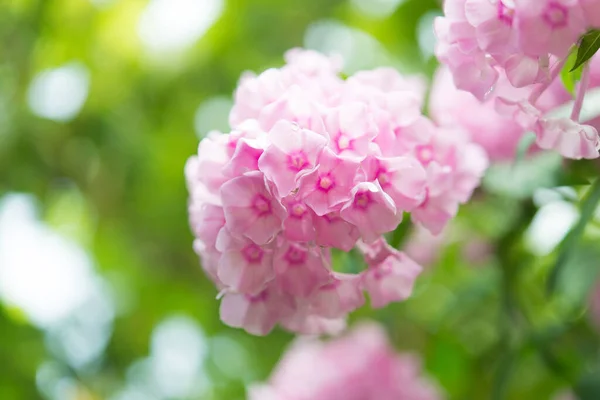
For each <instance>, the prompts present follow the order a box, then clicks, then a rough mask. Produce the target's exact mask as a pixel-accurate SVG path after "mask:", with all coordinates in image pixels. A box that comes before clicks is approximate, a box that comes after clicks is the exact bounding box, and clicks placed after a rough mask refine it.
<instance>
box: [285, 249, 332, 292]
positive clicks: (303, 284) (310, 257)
mask: <svg viewBox="0 0 600 400" xmlns="http://www.w3.org/2000/svg"><path fill="white" fill-rule="evenodd" d="M274 266H275V274H276V277H275V279H276V281H277V284H278V285H279V288H280V289H281V290H282V291H283V292H284V293H290V294H292V295H293V296H295V297H300V298H308V297H309V296H311V295H312V294H313V293H314V292H315V291H316V290H317V289H318V288H319V287H320V286H322V285H324V284H326V283H328V282H329V281H330V280H331V271H330V266H329V264H328V263H327V261H326V259H325V258H324V256H323V255H322V254H321V249H320V248H315V247H309V246H308V245H304V244H301V243H296V242H289V241H285V240H281V241H280V242H279V243H278V244H277V250H276V252H275V258H274Z"/></svg>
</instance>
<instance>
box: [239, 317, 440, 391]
mask: <svg viewBox="0 0 600 400" xmlns="http://www.w3.org/2000/svg"><path fill="white" fill-rule="evenodd" d="M248 398H249V399H250V400H337V399H340V400H341V399H343V400H363V399H373V400H375V399H376V400H437V399H441V398H442V395H441V393H440V392H439V390H438V389H437V387H436V386H435V385H434V384H433V383H432V382H431V381H430V380H428V379H427V378H425V377H423V376H422V372H421V367H420V365H419V361H418V359H417V358H415V357H413V356H411V355H404V354H397V353H396V352H395V351H394V349H393V348H392V347H391V346H390V345H389V344H388V342H387V339H386V336H385V332H384V331H383V330H382V329H381V328H380V327H379V326H377V325H374V324H365V325H362V326H359V327H357V328H355V329H354V330H353V331H352V332H350V333H349V334H348V335H346V336H344V337H341V338H337V339H334V340H331V341H328V342H322V341H317V340H314V339H307V338H303V339H298V340H297V341H296V342H295V343H293V344H292V345H291V347H290V348H289V349H288V351H287V352H286V353H285V354H284V356H283V358H282V360H281V361H280V362H279V365H278V366H277V367H276V369H275V371H274V372H273V374H272V375H271V378H270V380H269V382H268V383H267V384H263V385H254V386H251V387H250V388H249V390H248Z"/></svg>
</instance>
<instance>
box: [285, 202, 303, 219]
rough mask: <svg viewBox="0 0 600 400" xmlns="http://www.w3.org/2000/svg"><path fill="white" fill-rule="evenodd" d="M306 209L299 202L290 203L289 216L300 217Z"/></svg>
mask: <svg viewBox="0 0 600 400" xmlns="http://www.w3.org/2000/svg"><path fill="white" fill-rule="evenodd" d="M306 211H307V209H306V206H305V205H304V204H303V203H300V202H298V203H294V204H292V205H291V206H290V209H289V213H290V217H292V218H298V219H302V217H304V214H306Z"/></svg>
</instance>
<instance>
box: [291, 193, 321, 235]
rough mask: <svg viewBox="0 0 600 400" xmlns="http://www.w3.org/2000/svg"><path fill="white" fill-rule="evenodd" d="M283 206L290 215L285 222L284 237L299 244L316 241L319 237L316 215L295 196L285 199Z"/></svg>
mask: <svg viewBox="0 0 600 400" xmlns="http://www.w3.org/2000/svg"><path fill="white" fill-rule="evenodd" d="M283 205H284V207H285V209H286V211H287V213H288V215H287V217H286V218H285V220H284V221H283V236H284V237H285V238H286V239H288V240H293V241H298V242H305V243H306V242H311V241H314V240H315V239H316V235H317V230H316V228H315V224H314V219H315V217H316V215H315V213H314V212H313V211H312V210H311V209H310V208H309V207H308V206H307V205H306V203H304V201H302V200H301V199H299V198H298V196H295V195H290V196H288V197H286V198H284V199H283Z"/></svg>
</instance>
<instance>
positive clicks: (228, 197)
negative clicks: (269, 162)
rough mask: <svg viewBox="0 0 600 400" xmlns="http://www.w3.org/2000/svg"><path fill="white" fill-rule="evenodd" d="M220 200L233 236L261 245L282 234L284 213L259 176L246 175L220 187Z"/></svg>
mask: <svg viewBox="0 0 600 400" xmlns="http://www.w3.org/2000/svg"><path fill="white" fill-rule="evenodd" d="M221 199H222V201H223V210H224V214H225V225H226V226H227V229H229V231H230V232H231V233H232V234H234V235H241V236H246V237H247V238H249V239H250V240H252V241H254V242H255V243H256V244H258V245H262V244H265V243H268V242H270V241H271V240H272V239H273V238H274V237H275V236H276V235H277V234H278V233H279V232H280V231H281V229H282V223H283V219H284V218H285V215H286V212H285V209H284V208H283V206H282V205H281V203H280V202H279V200H278V199H277V198H275V197H274V196H273V194H272V193H271V191H270V190H269V188H268V187H267V185H266V184H265V179H264V176H263V174H262V173H260V172H252V173H247V174H246V175H243V176H239V177H237V178H233V179H232V180H230V181H228V182H227V183H225V184H224V185H223V186H222V187H221Z"/></svg>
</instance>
